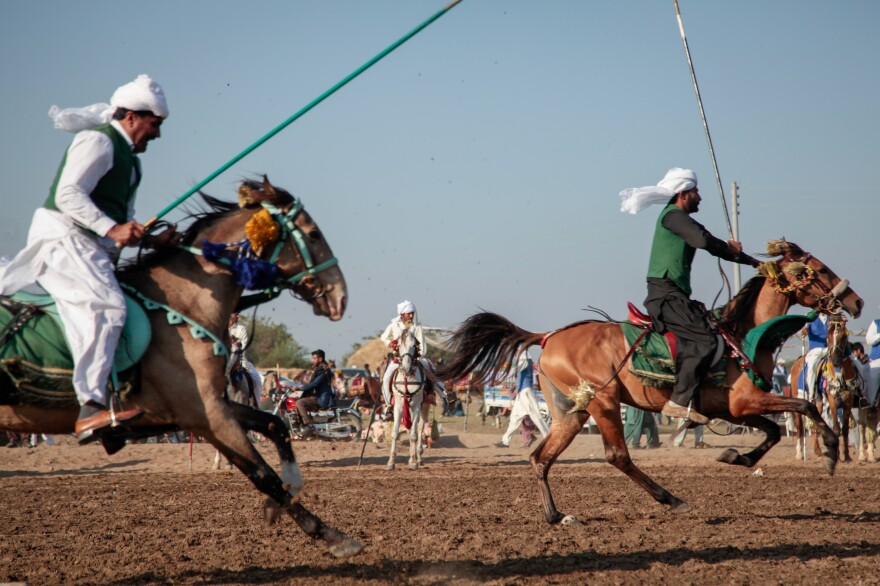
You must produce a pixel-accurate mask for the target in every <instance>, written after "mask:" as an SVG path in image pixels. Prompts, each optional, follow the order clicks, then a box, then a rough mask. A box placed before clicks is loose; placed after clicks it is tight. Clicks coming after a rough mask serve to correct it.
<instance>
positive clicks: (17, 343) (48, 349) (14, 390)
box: [0, 291, 152, 407]
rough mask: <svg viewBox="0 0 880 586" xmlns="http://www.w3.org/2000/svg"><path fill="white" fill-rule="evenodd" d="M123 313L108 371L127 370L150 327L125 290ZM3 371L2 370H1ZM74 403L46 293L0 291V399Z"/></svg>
mask: <svg viewBox="0 0 880 586" xmlns="http://www.w3.org/2000/svg"><path fill="white" fill-rule="evenodd" d="M125 304H126V310H127V319H126V323H125V327H124V328H123V331H122V336H121V337H120V340H119V344H118V346H117V348H116V355H115V357H114V361H113V371H114V373H127V372H128V373H129V374H130V375H131V376H129V377H127V379H126V380H131V379H133V372H129V371H133V368H132V367H134V366H135V365H136V364H137V362H138V361H139V360H140V359H141V358H142V357H143V355H144V353H145V352H146V350H147V347H148V346H149V344H150V339H151V337H152V331H151V328H150V322H149V319H148V318H147V314H146V312H145V311H144V309H143V308H142V307H141V306H140V304H138V303H137V302H135V301H134V300H133V299H131V298H129V297H128V295H126V296H125ZM4 375H5V376H4ZM18 403H27V404H39V405H47V406H54V407H69V406H75V405H77V404H78V403H77V400H76V394H75V393H74V390H73V357H72V356H71V354H70V348H69V346H68V344H67V338H66V335H65V332H64V325H63V324H62V322H61V318H60V317H59V315H58V309H57V307H56V306H55V301H54V300H53V299H52V297H51V296H49V295H48V294H45V293H43V294H38V293H30V292H26V291H20V292H18V293H16V294H14V295H12V296H11V297H6V296H3V297H0V404H18Z"/></svg>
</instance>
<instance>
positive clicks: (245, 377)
mask: <svg viewBox="0 0 880 586" xmlns="http://www.w3.org/2000/svg"><path fill="white" fill-rule="evenodd" d="M229 360H230V363H231V364H232V365H233V366H232V368H231V369H230V371H229V379H230V380H231V381H232V384H229V385H227V386H226V389H227V397H228V399H229V402H230V403H239V404H241V405H247V406H249V407H253V408H254V409H259V408H260V395H261V394H262V383H261V382H260V375H259V374H258V373H257V371H256V369H255V368H254V366H253V365H252V364H251V363H250V362H248V361H246V360H243V359H242V357H241V353H240V352H233V353H232V356H231V358H230V359H229ZM248 438H250V439H251V442H252V443H253V437H252V434H251V433H250V432H248ZM220 459H221V457H220V450H214V464H213V466H211V469H212V470H219V469H220ZM226 470H232V462H230V461H229V459H228V458H227V459H226Z"/></svg>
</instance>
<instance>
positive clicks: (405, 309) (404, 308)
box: [397, 300, 416, 315]
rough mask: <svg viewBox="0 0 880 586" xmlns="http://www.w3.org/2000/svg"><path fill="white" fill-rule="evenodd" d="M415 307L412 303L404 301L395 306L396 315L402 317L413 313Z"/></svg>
mask: <svg viewBox="0 0 880 586" xmlns="http://www.w3.org/2000/svg"><path fill="white" fill-rule="evenodd" d="M415 312H416V306H415V305H414V304H413V302H412V301H408V300H404V301H401V302H400V303H398V304H397V315H403V314H404V313H415Z"/></svg>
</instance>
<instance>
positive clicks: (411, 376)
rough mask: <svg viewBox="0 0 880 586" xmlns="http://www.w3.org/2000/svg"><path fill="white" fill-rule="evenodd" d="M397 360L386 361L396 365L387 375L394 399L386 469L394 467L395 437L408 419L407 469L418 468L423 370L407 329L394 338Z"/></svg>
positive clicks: (412, 337)
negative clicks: (395, 362)
mask: <svg viewBox="0 0 880 586" xmlns="http://www.w3.org/2000/svg"><path fill="white" fill-rule="evenodd" d="M397 351H398V357H399V358H398V362H397V364H396V365H395V364H392V365H389V368H393V367H394V366H397V369H396V370H395V372H394V373H393V374H392V375H391V380H390V383H389V384H390V387H391V388H390V389H389V390H390V391H391V392H390V395H391V396H393V398H394V399H393V403H394V427H393V428H392V430H391V454H390V455H389V457H388V465H387V466H385V468H386V469H387V470H394V459H395V458H396V457H397V440H398V438H399V437H400V425H401V422H406V421H408V422H409V426H408V427H407V429H409V469H410V470H418V469H419V464H421V463H422V450H423V447H422V435H423V434H422V426H423V423H422V401H423V400H424V395H425V393H424V388H425V371H424V368H423V366H422V363H421V361H420V360H418V359H417V357H416V354H417V344H416V338H415V336H414V335H413V334H412V332H411V330H409V329H407V330H405V331H404V333H403V335H402V336H401V337H400V340H398V350H397Z"/></svg>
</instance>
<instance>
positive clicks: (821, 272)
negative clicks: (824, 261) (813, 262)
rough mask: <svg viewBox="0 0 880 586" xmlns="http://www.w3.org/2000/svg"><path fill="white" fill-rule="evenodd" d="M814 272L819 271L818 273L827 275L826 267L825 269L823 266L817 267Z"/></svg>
mask: <svg viewBox="0 0 880 586" xmlns="http://www.w3.org/2000/svg"><path fill="white" fill-rule="evenodd" d="M816 272H817V273H819V274H820V275H827V274H828V269H826V268H825V267H822V268H821V269H819V270H818V271H816Z"/></svg>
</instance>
